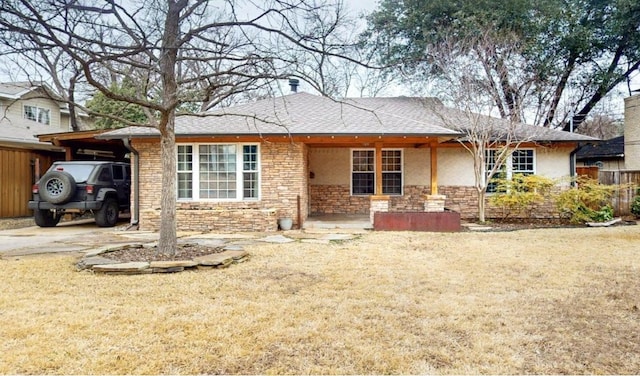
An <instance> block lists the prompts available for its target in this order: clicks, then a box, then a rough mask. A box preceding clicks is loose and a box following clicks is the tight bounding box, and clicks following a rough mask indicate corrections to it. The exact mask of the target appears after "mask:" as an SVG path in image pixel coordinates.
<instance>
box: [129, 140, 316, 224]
mask: <svg viewBox="0 0 640 376" xmlns="http://www.w3.org/2000/svg"><path fill="white" fill-rule="evenodd" d="M134 147H135V148H136V149H137V150H138V152H139V154H140V192H141V194H140V218H139V219H140V228H141V229H143V230H150V231H156V230H158V228H159V225H160V196H161V176H162V166H161V160H160V153H159V150H158V149H159V143H158V142H157V141H156V142H150V141H142V142H141V141H136V142H134ZM307 153H308V148H307V147H306V146H305V145H302V144H299V143H298V144H294V143H289V142H283V143H263V144H261V145H260V158H261V160H260V162H261V177H260V178H261V179H260V180H261V200H260V201H232V202H223V201H200V202H193V201H191V202H184V201H181V202H178V204H177V207H176V218H177V221H178V230H181V231H185V230H194V231H275V230H277V219H278V218H280V217H283V216H289V217H291V218H292V219H293V220H294V227H295V226H297V225H298V212H297V211H298V210H297V207H298V196H300V209H301V212H300V215H301V217H302V219H303V220H304V219H305V218H306V217H307V215H308V210H307V207H308V195H307V190H306V186H307V177H308V175H309V174H308V168H307V163H306V161H307Z"/></svg>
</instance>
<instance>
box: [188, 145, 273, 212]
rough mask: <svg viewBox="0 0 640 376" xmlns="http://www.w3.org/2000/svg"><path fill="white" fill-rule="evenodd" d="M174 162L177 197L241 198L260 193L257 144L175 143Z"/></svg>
mask: <svg viewBox="0 0 640 376" xmlns="http://www.w3.org/2000/svg"><path fill="white" fill-rule="evenodd" d="M194 161H197V162H196V163H194ZM177 162H178V166H177V172H178V199H186V200H199V199H203V200H240V199H257V198H258V196H259V183H260V182H259V174H258V171H259V157H258V145H241V144H199V145H178V158H177Z"/></svg>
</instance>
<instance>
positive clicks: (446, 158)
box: [438, 146, 574, 219]
mask: <svg viewBox="0 0 640 376" xmlns="http://www.w3.org/2000/svg"><path fill="white" fill-rule="evenodd" d="M535 150H536V151H535V164H536V165H535V169H536V171H535V172H536V174H537V175H542V176H546V177H549V178H552V179H557V180H558V182H559V184H560V186H561V187H566V186H568V184H569V177H570V175H571V168H570V161H569V155H570V154H571V152H572V151H573V150H574V147H570V146H560V147H555V146H551V147H536V148H535ZM462 171H464V172H466V173H461V172H462ZM438 185H439V187H438V192H439V193H440V194H443V195H445V196H446V202H445V207H446V208H448V209H451V210H454V211H457V212H459V213H460V215H461V217H462V218H465V219H474V218H477V217H478V200H477V196H478V195H477V192H476V190H475V188H474V185H475V178H474V176H473V158H472V157H471V154H470V153H469V152H468V151H467V150H465V149H463V148H461V147H460V148H441V149H439V150H438ZM486 208H487V211H486V215H487V217H488V218H492V217H503V216H504V213H503V211H502V210H501V209H500V208H495V207H492V206H491V205H490V204H489V202H487V206H486ZM521 215H531V216H532V217H535V218H549V217H556V216H557V212H556V210H555V208H554V205H553V203H552V202H551V200H547V201H546V202H545V203H543V204H541V205H540V206H539V207H537V208H536V209H535V210H534V211H532V212H531V213H523V214H521ZM512 216H513V215H512ZM516 216H517V215H516Z"/></svg>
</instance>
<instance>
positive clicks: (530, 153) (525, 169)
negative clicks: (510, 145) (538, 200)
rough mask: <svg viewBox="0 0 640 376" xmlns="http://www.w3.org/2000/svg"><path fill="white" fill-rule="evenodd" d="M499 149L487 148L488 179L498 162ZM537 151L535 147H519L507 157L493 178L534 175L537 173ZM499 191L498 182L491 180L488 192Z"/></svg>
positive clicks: (486, 169)
mask: <svg viewBox="0 0 640 376" xmlns="http://www.w3.org/2000/svg"><path fill="white" fill-rule="evenodd" d="M498 154H499V151H498V150H496V149H489V150H485V176H486V178H487V179H488V178H489V173H490V172H491V170H492V169H493V168H494V166H495V165H496V164H497V163H498ZM535 173H536V171H535V151H534V150H533V149H517V150H514V151H512V152H511V156H510V157H507V159H506V161H505V163H503V164H502V165H501V166H500V168H499V169H498V170H497V171H496V173H495V174H494V175H493V176H492V177H491V179H505V178H506V179H511V178H512V177H513V175H516V174H522V175H533V174H535ZM496 191H497V184H496V183H495V182H491V181H490V182H489V184H488V185H487V192H488V193H494V192H496Z"/></svg>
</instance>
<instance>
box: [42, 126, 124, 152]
mask: <svg viewBox="0 0 640 376" xmlns="http://www.w3.org/2000/svg"><path fill="white" fill-rule="evenodd" d="M108 131H109V130H108V129H101V130H91V131H79V132H61V133H47V134H40V135H38V139H39V140H40V141H41V142H50V143H51V144H53V145H55V146H59V147H64V148H70V149H73V150H90V151H96V152H106V153H113V155H114V156H118V155H125V154H126V153H128V152H129V149H127V148H126V147H125V146H124V144H123V142H122V140H117V139H98V138H96V137H97V136H98V135H100V134H103V133H105V132H108Z"/></svg>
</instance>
